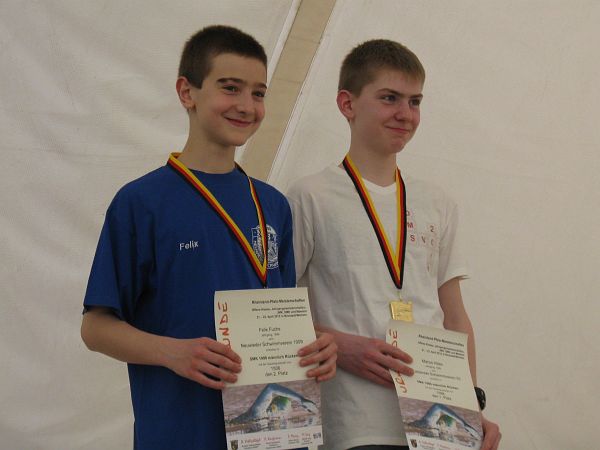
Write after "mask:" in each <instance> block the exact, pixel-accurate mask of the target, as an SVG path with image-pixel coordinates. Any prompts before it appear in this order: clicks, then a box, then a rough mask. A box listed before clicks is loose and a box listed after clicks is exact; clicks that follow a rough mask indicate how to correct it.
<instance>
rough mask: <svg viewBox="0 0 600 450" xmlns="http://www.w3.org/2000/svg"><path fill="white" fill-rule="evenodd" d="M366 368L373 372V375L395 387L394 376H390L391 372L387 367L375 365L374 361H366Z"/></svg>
mask: <svg viewBox="0 0 600 450" xmlns="http://www.w3.org/2000/svg"><path fill="white" fill-rule="evenodd" d="M365 366H366V369H367V370H368V371H369V372H371V373H373V374H375V375H376V376H377V377H379V378H381V379H383V380H385V381H386V382H387V383H390V384H391V385H392V386H393V385H394V382H393V380H392V375H391V374H390V371H389V369H388V368H387V367H384V366H382V365H380V364H377V363H374V362H372V361H366V362H365Z"/></svg>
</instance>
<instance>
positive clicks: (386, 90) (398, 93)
mask: <svg viewBox="0 0 600 450" xmlns="http://www.w3.org/2000/svg"><path fill="white" fill-rule="evenodd" d="M383 92H386V93H388V92H389V93H390V94H394V95H397V96H398V97H410V98H423V94H415V95H406V94H403V93H401V92H398V91H395V90H393V89H389V88H383V89H379V90H378V91H377V93H383Z"/></svg>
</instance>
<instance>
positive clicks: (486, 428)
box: [481, 415, 502, 450]
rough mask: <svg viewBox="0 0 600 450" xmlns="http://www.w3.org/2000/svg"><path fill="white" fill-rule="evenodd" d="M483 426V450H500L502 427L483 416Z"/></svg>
mask: <svg viewBox="0 0 600 450" xmlns="http://www.w3.org/2000/svg"><path fill="white" fill-rule="evenodd" d="M481 424H482V425H483V442H482V443H481V450H498V446H499V445H500V439H501V438H502V433H500V427H498V424H495V423H494V422H490V421H489V420H487V419H486V418H485V417H483V415H482V416H481Z"/></svg>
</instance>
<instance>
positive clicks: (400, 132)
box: [387, 127, 412, 135]
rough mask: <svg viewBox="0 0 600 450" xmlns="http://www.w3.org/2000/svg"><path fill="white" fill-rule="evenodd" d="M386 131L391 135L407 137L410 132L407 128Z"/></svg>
mask: <svg viewBox="0 0 600 450" xmlns="http://www.w3.org/2000/svg"><path fill="white" fill-rule="evenodd" d="M387 129H388V130H390V131H391V132H392V133H395V134H401V135H407V134H410V133H411V132H412V131H411V130H409V129H408V128H402V127H387Z"/></svg>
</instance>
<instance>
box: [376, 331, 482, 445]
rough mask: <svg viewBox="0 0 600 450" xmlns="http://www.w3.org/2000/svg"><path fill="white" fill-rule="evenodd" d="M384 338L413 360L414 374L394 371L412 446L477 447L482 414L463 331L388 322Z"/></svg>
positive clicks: (480, 434)
mask: <svg viewBox="0 0 600 450" xmlns="http://www.w3.org/2000/svg"><path fill="white" fill-rule="evenodd" d="M386 336H387V337H386V339H387V342H388V343H389V344H392V345H393V346H395V347H399V348H401V349H402V350H403V351H405V352H406V353H408V354H409V355H411V356H412V358H413V363H412V364H411V367H412V368H413V369H414V371H415V373H414V375H413V376H412V377H408V376H404V375H401V374H398V373H396V372H394V371H390V372H391V374H392V378H393V379H394V384H395V386H396V393H397V394H398V401H399V403H400V412H401V414H402V421H403V423H404V430H405V432H406V439H407V441H408V445H409V448H411V449H413V448H414V449H418V450H419V449H420V450H459V449H479V448H480V446H481V441H482V438H483V431H482V427H481V413H480V411H479V406H478V403H477V398H476V396H475V391H474V389H473V381H472V379H471V373H470V371H469V361H468V353H467V338H468V336H467V335H466V334H464V333H458V332H455V331H449V330H444V329H440V328H432V327H426V326H422V325H416V324H413V323H407V322H401V321H396V320H390V322H389V325H388V330H387V334H386Z"/></svg>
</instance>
